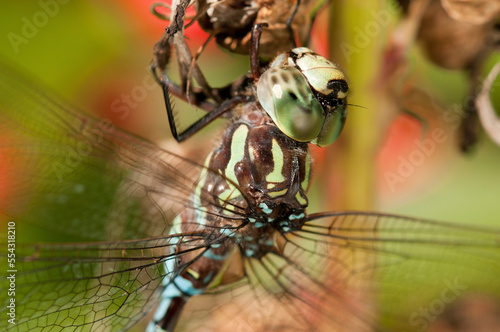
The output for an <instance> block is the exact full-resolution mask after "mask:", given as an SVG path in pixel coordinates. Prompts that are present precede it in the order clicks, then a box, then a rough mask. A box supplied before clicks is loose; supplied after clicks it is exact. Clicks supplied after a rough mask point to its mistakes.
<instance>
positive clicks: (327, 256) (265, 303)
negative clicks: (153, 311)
mask: <svg viewBox="0 0 500 332" xmlns="http://www.w3.org/2000/svg"><path fill="white" fill-rule="evenodd" d="M280 237H281V235H279V236H278V238H277V247H279V248H280V249H279V250H278V251H277V252H276V253H269V254H267V255H265V256H264V257H262V258H260V259H256V258H244V259H243V260H244V261H243V263H242V264H243V265H244V271H245V275H244V277H243V278H242V279H241V280H239V281H238V282H236V283H234V284H229V285H226V286H220V287H218V288H215V289H213V290H212V293H211V294H208V295H203V296H200V297H199V298H196V299H195V298H193V299H192V300H191V303H189V304H188V305H187V307H186V315H185V316H184V318H183V323H181V324H180V326H181V327H182V326H184V329H185V330H187V331H203V330H204V329H206V328H209V329H211V330H217V331H234V330H235V329H236V330H238V329H240V330H241V331H262V330H265V331H283V330H287V331H421V330H424V329H425V328H427V327H429V326H430V324H431V323H432V322H433V320H435V319H436V318H437V317H438V316H439V314H441V313H443V312H444V311H445V310H446V308H447V307H448V306H450V305H451V304H452V302H453V301H455V300H458V299H461V298H462V297H465V296H467V295H468V294H486V295H488V296H489V297H491V298H493V299H495V300H496V301H499V300H500V281H499V280H498V278H497V277H496V276H497V275H498V273H500V232H499V231H498V230H491V229H484V228H480V227H471V226H465V225H458V224H449V223H442V222H434V221H429V220H423V219H417V218H407V217H403V216H395V215H388V214H377V213H363V212H339V213H321V214H314V215H310V216H309V217H307V222H306V223H305V225H304V227H303V228H302V230H300V231H295V232H292V233H287V234H285V235H284V236H283V237H281V239H280ZM498 303H500V301H499V302H498ZM194 317H196V319H194ZM200 317H203V319H200ZM180 330H181V331H182V330H183V329H182V328H181V329H180Z"/></svg>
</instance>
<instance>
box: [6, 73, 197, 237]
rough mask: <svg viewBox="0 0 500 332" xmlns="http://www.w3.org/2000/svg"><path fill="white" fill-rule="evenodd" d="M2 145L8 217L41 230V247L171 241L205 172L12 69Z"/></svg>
mask: <svg viewBox="0 0 500 332" xmlns="http://www.w3.org/2000/svg"><path fill="white" fill-rule="evenodd" d="M0 138H1V139H0V158H1V159H2V169H1V172H0V177H1V178H0V180H2V197H1V198H2V200H1V203H0V212H2V213H3V214H5V215H8V216H10V217H11V218H14V219H16V220H17V221H22V224H23V225H28V224H29V225H35V226H37V227H38V228H39V229H41V230H42V232H37V233H36V237H35V238H34V240H36V241H40V240H41V239H42V235H41V234H43V231H45V232H46V233H49V234H50V233H54V232H56V233H59V234H64V235H65V236H66V235H71V236H72V238H71V239H69V238H64V239H63V240H64V241H70V240H72V239H73V240H75V239H76V240H77V241H87V240H98V241H100V240H114V239H116V240H125V239H140V238H148V237H152V236H160V235H162V234H168V231H169V229H170V226H171V221H172V219H173V218H174V217H175V216H176V215H177V214H178V212H179V211H180V210H181V209H182V208H183V206H184V204H185V202H186V201H187V199H188V197H189V196H190V194H191V193H192V191H193V188H194V186H195V184H196V181H197V180H196V179H197V173H199V171H200V169H201V166H199V165H197V164H196V163H194V162H192V161H189V160H187V159H183V158H182V157H180V156H177V155H175V154H172V153H169V152H167V151H164V150H162V149H160V148H158V147H157V146H156V145H154V144H153V143H150V142H147V141H146V140H144V139H141V138H138V137H135V136H133V135H132V134H129V133H126V132H124V131H122V130H120V129H118V128H116V127H115V126H114V125H113V124H112V123H111V122H110V121H106V120H104V119H97V118H95V117H93V116H91V115H88V114H85V113H83V112H79V111H75V110H74V109H73V108H71V107H70V106H67V105H65V104H64V103H63V102H61V101H60V100H58V99H57V98H51V97H50V94H49V93H47V91H46V90H43V91H40V89H39V88H36V87H35V85H33V84H32V83H30V82H29V81H27V80H26V79H25V78H23V77H21V76H20V75H18V74H17V73H15V72H13V71H11V70H10V69H8V68H7V67H5V66H0ZM37 230H38V229H37ZM52 235H53V234H50V235H49V236H47V239H49V240H51V241H53V240H54V237H53V236H52Z"/></svg>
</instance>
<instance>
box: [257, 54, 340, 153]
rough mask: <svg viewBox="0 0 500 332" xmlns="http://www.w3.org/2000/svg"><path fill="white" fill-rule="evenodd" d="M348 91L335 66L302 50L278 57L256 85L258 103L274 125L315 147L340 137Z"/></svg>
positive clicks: (290, 135)
mask: <svg viewBox="0 0 500 332" xmlns="http://www.w3.org/2000/svg"><path fill="white" fill-rule="evenodd" d="M348 89H349V87H348V84H347V80H346V77H345V75H344V73H343V71H342V70H341V69H340V68H339V66H338V65H336V64H334V63H333V62H331V61H329V60H327V59H326V58H324V57H322V56H320V55H318V54H316V53H314V52H313V51H311V50H310V49H308V48H305V47H298V48H294V49H292V50H291V51H289V52H286V53H282V54H280V55H278V56H277V57H276V59H275V60H274V61H273V62H272V63H271V66H270V68H269V69H268V70H267V71H265V72H264V73H263V74H262V76H261V77H260V79H259V81H258V82H257V96H258V99H259V102H260V104H261V106H262V107H263V108H264V110H265V111H266V112H267V113H268V114H269V116H270V117H271V118H272V119H273V121H274V123H275V124H276V126H278V128H279V129H280V130H281V131H282V132H283V133H284V134H285V135H287V136H289V137H290V138H292V139H294V140H296V141H299V142H312V143H314V144H316V145H318V146H326V145H329V144H331V143H333V142H334V141H335V140H336V139H337V138H338V137H339V135H340V133H341V131H342V128H343V127H344V123H345V120H346V117H347V106H346V105H347V91H348Z"/></svg>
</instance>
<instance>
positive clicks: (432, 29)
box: [418, 1, 498, 69]
mask: <svg viewBox="0 0 500 332" xmlns="http://www.w3.org/2000/svg"><path fill="white" fill-rule="evenodd" d="M445 2H446V3H447V6H448V7H447V8H448V10H445V8H444V7H443V4H444V3H445ZM443 4H442V3H441V1H431V2H430V3H429V6H428V7H427V10H426V11H425V13H424V15H423V17H422V21H421V24H420V29H419V31H418V39H419V41H420V43H421V45H422V46H423V48H424V50H425V53H426V54H427V56H428V57H429V59H430V60H432V61H433V62H435V63H436V64H437V65H439V66H441V67H444V68H447V69H466V68H470V67H471V66H472V65H473V64H474V62H476V61H477V59H478V58H479V57H481V56H482V54H483V53H484V52H485V50H486V49H488V48H491V46H492V45H493V44H494V42H495V39H496V38H494V37H495V36H494V28H495V18H496V17H497V16H498V11H497V12H496V14H495V15H494V16H493V17H490V20H487V21H484V17H481V16H480V14H477V15H473V14H472V13H471V12H465V13H467V14H465V13H464V14H462V11H463V10H464V9H463V7H459V6H458V5H454V6H451V5H450V4H451V1H443ZM450 8H451V9H450ZM450 13H452V15H453V16H451V15H450ZM458 18H460V20H459V19H458ZM479 21H484V22H482V23H478V22H479Z"/></svg>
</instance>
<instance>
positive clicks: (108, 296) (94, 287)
mask: <svg viewBox="0 0 500 332" xmlns="http://www.w3.org/2000/svg"><path fill="white" fill-rule="evenodd" d="M182 242H184V243H185V244H188V243H192V242H193V238H192V237H191V238H190V239H189V241H187V240H186V241H184V238H183V237H182V236H170V237H164V238H157V239H150V240H132V241H123V242H112V243H111V242H101V243H92V244H88V243H81V244H53V245H50V244H43V245H20V246H18V247H17V250H16V264H15V268H16V270H17V272H16V273H15V280H14V284H15V286H14V288H15V293H16V296H15V299H16V301H15V311H16V319H15V322H16V324H10V323H9V322H8V321H7V320H6V319H2V320H1V321H0V328H1V329H2V330H8V331H10V330H12V331H28V330H29V331H35V330H37V329H39V330H40V331H41V330H52V329H54V330H61V329H63V328H64V329H74V330H78V331H119V330H127V329H128V328H130V327H131V326H133V325H134V324H135V323H137V322H138V321H139V320H140V319H141V318H143V317H144V316H145V315H146V314H147V313H148V312H149V311H150V310H151V309H152V308H153V306H155V305H156V304H157V302H158V298H159V295H160V291H161V289H162V287H160V286H161V284H162V280H164V278H167V279H166V280H169V278H170V275H171V274H172V273H173V271H169V270H168V267H167V265H166V263H167V262H168V261H171V260H175V259H176V257H178V255H183V254H184V253H183V252H180V253H179V252H178V253H177V254H172V253H171V252H173V251H171V248H172V247H173V246H174V245H175V244H176V243H182ZM3 248H6V246H2V252H0V255H1V256H2V259H3V260H7V257H6V256H7V254H8V252H6V251H5V249H3ZM197 248H198V246H195V245H193V246H190V247H189V249H192V250H196V249H197ZM172 266H173V265H172ZM3 273H5V272H3ZM7 276H9V274H7V275H2V291H3V292H4V293H7V289H8V288H9V286H10V281H11V280H10V279H7V278H6V277H7ZM9 300H10V299H9V298H7V299H5V300H3V301H2V304H3V305H2V309H1V314H2V315H4V316H6V314H7V312H9V308H8V307H7V305H8V304H9Z"/></svg>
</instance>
